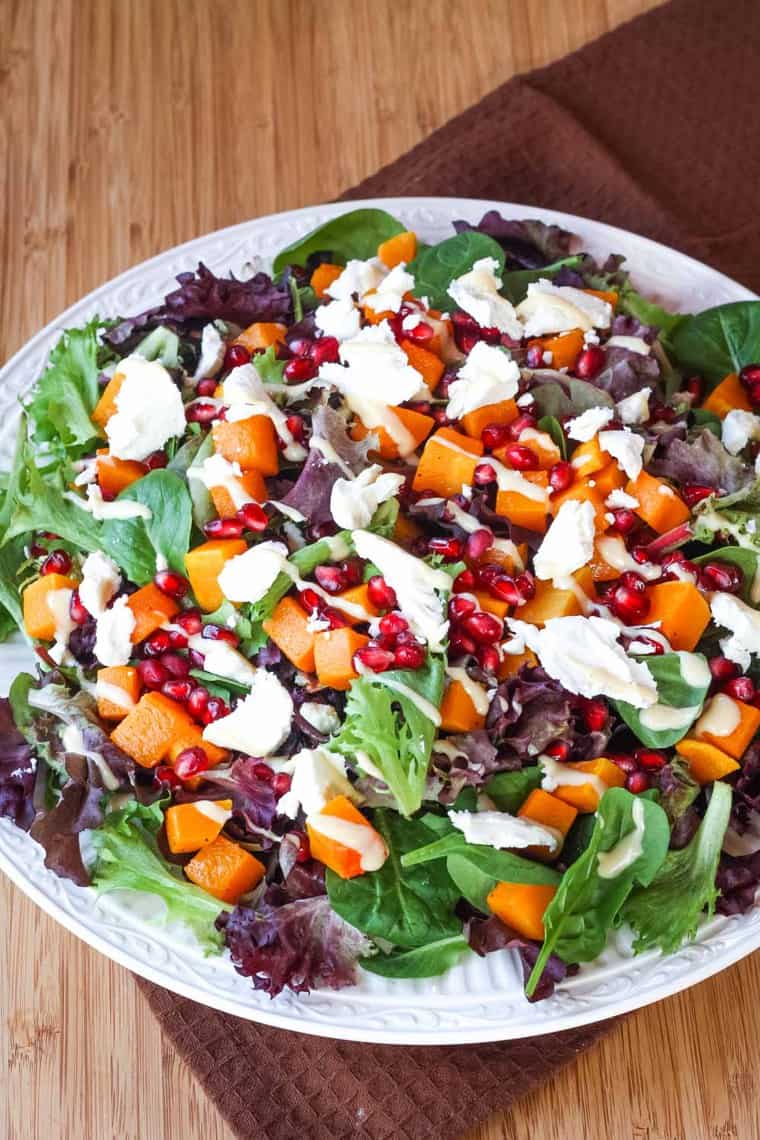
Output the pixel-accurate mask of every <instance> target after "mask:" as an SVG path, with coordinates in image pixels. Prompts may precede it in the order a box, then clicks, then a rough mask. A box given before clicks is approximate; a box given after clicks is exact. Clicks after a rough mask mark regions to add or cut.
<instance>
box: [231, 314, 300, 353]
mask: <svg viewBox="0 0 760 1140" xmlns="http://www.w3.org/2000/svg"><path fill="white" fill-rule="evenodd" d="M287 331H288V329H287V325H281V324H279V323H278V322H277V321H254V322H253V324H252V325H249V326H248V328H246V329H243V331H242V332H241V333H240V335H239V336H236V337H235V340H234V341H233V344H242V346H243V348H247V349H248V351H249V352H250V353H253V352H256V351H257V350H258V349H260V348H264V349H267V348H269V346H270V344H283V343H284V341H285V333H286V332H287ZM254 363H255V362H254Z"/></svg>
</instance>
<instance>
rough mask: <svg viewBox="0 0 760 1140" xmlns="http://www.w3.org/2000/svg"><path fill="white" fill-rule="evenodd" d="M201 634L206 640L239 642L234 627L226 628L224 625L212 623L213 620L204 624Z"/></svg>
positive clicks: (237, 643)
mask: <svg viewBox="0 0 760 1140" xmlns="http://www.w3.org/2000/svg"><path fill="white" fill-rule="evenodd" d="M201 636H202V637H204V638H205V639H206V640H207V641H226V642H227V644H228V645H239V644H240V638H239V637H238V635H237V634H236V633H235V631H234V629H228V628H227V626H226V625H214V623H213V622H209V623H208V625H204V627H203V630H202V632H201Z"/></svg>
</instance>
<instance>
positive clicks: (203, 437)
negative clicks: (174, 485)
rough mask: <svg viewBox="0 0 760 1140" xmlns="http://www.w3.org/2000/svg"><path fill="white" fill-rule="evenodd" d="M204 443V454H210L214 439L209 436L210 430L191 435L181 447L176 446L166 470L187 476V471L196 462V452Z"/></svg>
mask: <svg viewBox="0 0 760 1140" xmlns="http://www.w3.org/2000/svg"><path fill="white" fill-rule="evenodd" d="M204 444H205V445H206V454H207V455H211V454H212V453H213V450H214V441H213V439H212V438H211V432H202V433H201V434H200V435H192V436H191V437H190V439H188V440H186V441H185V443H183V444H182V446H181V447H178V448H177V450H176V452H175V453H174V455H173V456H172V458H171V459H170V460H169V463H168V464H167V466H166V470H167V471H173V472H174V474H175V475H181V476H182V477H183V478H187V473H188V471H189V470H190V468H191V467H192V466H193V465H196V464H198V462H199V460H198V453H199V452H200V450H201V448H202V447H203V446H204ZM200 462H202V460H200Z"/></svg>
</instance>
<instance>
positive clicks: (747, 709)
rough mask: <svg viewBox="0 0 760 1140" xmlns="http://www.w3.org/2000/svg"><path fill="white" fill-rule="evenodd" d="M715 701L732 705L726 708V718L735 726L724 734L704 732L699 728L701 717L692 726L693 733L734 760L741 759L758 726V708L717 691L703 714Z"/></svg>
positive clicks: (759, 723)
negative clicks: (727, 714) (727, 713)
mask: <svg viewBox="0 0 760 1140" xmlns="http://www.w3.org/2000/svg"><path fill="white" fill-rule="evenodd" d="M716 701H717V702H719V704H720V705H724V704H726V703H727V706H733V708H730V707H729V708H728V711H729V714H730V716H729V718H728V719H729V721H732V722H734V723H735V727H734V728H732V729H731V731H730V732H727V733H726V734H725V735H724V736H717V735H716V734H715V733H714V732H705V731H704V730H703V729H702V730H701V729H700V723H701V719H702V718H700V720H698V721H697V723H696V724H695V726H694V729H693V732H694V735H695V736H696V737H698V739H699V740H706V741H707V743H708V744H714V745H715V747H716V748H720V750H721V751H722V752H727V753H728V755H729V756H733V758H734V760H741V758H742V756H743V755H744V753H745V752H746V751H747V749H748V748H749V746H750V744H751V743H752V740H753V738H754V736H755V733H756V732H757V730H758V729H759V728H760V709H756V708H755V706H754V705H748V704H746V703H745V702H744V701H737V700H734V699H733V698H732V697H729V696H727V694H725V693H718V694H717V696H714V697H713V698H712V700H711V701H710V702H709V704H707V705H706V707H705V710H704V713H703V714H702V715H703V716H704V715H705V714H706V713H708V712H709V711H710V708H711V707H713V706H714V705H715V702H716ZM737 718H738V721H737Z"/></svg>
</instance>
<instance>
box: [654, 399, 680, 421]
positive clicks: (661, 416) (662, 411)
mask: <svg viewBox="0 0 760 1140" xmlns="http://www.w3.org/2000/svg"><path fill="white" fill-rule="evenodd" d="M675 418H676V410H675V408H671V407H669V406H668V405H667V404H660V403H656V404H652V406H651V409H650V412H649V420H650V422H651V423H658V422H659V423H664V424H672V423H673V421H674V420H675Z"/></svg>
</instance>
